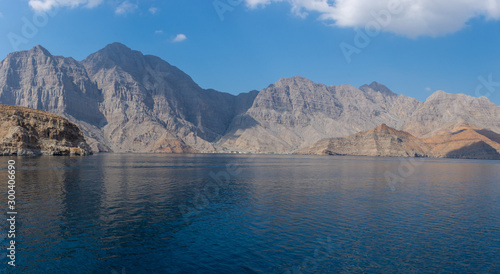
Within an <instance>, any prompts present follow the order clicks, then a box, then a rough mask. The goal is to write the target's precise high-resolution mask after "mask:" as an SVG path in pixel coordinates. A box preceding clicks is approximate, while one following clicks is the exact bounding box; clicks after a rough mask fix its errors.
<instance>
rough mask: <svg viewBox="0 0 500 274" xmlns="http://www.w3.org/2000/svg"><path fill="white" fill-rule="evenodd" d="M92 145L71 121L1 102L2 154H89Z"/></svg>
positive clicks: (0, 135)
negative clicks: (88, 143) (89, 144)
mask: <svg viewBox="0 0 500 274" xmlns="http://www.w3.org/2000/svg"><path fill="white" fill-rule="evenodd" d="M90 153H91V150H90V147H89V146H88V145H87V143H86V142H85V138H84V137H83V135H82V133H81V131H80V129H79V128H78V127H77V126H76V125H75V124H73V123H71V122H70V121H68V120H67V119H65V118H62V117H60V116H57V115H55V114H52V113H48V112H45V111H40V110H35V109H30V108H25V107H17V106H7V105H0V154H1V155H4V156H7V155H20V156H22V155H88V154H90Z"/></svg>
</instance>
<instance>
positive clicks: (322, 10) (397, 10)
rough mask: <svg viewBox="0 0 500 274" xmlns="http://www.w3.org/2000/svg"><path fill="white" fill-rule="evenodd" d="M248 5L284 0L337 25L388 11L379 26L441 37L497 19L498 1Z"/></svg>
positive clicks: (308, 0)
mask: <svg viewBox="0 0 500 274" xmlns="http://www.w3.org/2000/svg"><path fill="white" fill-rule="evenodd" d="M245 2H246V5H247V6H248V7H249V8H261V7H265V6H267V5H270V4H272V3H274V2H288V3H289V4H290V5H291V10H292V12H293V13H294V14H296V15H298V16H300V17H306V16H308V15H309V14H317V15H318V16H319V17H318V18H319V19H320V20H323V21H326V22H333V24H334V25H335V26H338V27H352V28H360V27H361V28H364V27H366V26H367V25H369V24H370V22H373V21H374V20H376V19H377V15H382V14H385V15H387V14H389V16H387V17H385V18H384V19H386V18H388V20H387V24H386V25H382V29H383V30H384V31H387V32H392V33H396V34H399V35H403V36H407V37H412V38H415V37H419V36H441V35H445V34H449V33H453V32H456V31H459V30H461V29H463V28H464V27H465V26H466V25H467V22H469V20H471V19H473V18H484V19H486V20H499V19H500V0H475V1H470V0H440V1H435V0H378V1H373V0H245Z"/></svg>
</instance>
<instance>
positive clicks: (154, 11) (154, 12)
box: [148, 7, 159, 14]
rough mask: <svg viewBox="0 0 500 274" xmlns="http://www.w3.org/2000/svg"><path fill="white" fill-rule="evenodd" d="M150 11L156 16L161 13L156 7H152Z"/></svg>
mask: <svg viewBox="0 0 500 274" xmlns="http://www.w3.org/2000/svg"><path fill="white" fill-rule="evenodd" d="M148 10H149V12H150V13H151V14H156V13H157V12H158V11H159V10H158V8H155V7H151V8H149V9H148Z"/></svg>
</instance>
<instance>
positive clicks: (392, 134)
mask: <svg viewBox="0 0 500 274" xmlns="http://www.w3.org/2000/svg"><path fill="white" fill-rule="evenodd" d="M430 149H431V147H430V146H429V145H427V144H426V143H424V142H423V141H421V140H420V139H418V138H416V137H414V136H413V135H411V134H409V133H407V132H404V131H399V130H396V129H393V128H391V127H388V126H387V125H385V124H382V125H380V126H378V127H376V128H374V129H371V130H368V131H363V132H360V133H357V134H354V135H351V136H348V137H345V138H332V139H324V140H321V141H319V142H317V143H316V144H314V145H312V146H310V147H307V148H304V149H301V150H299V151H297V152H296V154H319V155H364V156H386V157H429V151H430Z"/></svg>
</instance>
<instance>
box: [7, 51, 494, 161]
mask: <svg viewBox="0 0 500 274" xmlns="http://www.w3.org/2000/svg"><path fill="white" fill-rule="evenodd" d="M0 103H4V104H9V105H20V106H26V107H31V108H35V109H41V110H45V111H49V112H52V113H55V114H58V115H62V116H64V117H65V118H67V119H69V120H70V121H72V122H74V123H76V124H77V125H78V126H79V127H80V128H81V130H82V132H83V133H84V135H85V138H86V139H87V141H88V143H89V144H90V145H91V147H92V150H93V151H95V152H99V151H101V152H111V151H114V152H178V153H182V152H228V151H239V152H251V153H268V152H275V153H291V152H293V151H295V150H297V149H301V148H304V147H307V146H309V145H312V144H314V143H315V142H317V141H318V140H321V139H324V138H330V137H342V136H348V135H351V134H354V133H356V132H360V131H364V130H369V129H370V128H374V127H376V126H377V125H380V124H383V123H385V124H387V125H388V126H390V127H393V128H396V129H398V130H404V131H407V132H409V133H411V134H413V135H415V136H418V137H425V136H427V137H428V136H432V135H434V134H435V133H436V132H437V131H439V130H441V129H442V128H443V127H449V126H451V125H454V124H457V123H459V122H460V121H462V120H463V121H467V122H470V123H471V124H474V125H478V126H479V127H481V128H485V129H487V130H490V131H493V132H497V133H498V132H500V122H499V121H500V108H499V107H498V106H496V105H495V104H493V103H492V102H491V101H489V100H488V99H487V98H484V97H482V98H475V97H471V96H468V95H454V94H450V95H448V94H447V93H443V92H436V93H434V94H433V95H431V96H429V98H427V100H426V101H423V102H422V101H419V100H417V99H415V98H411V97H408V96H405V95H401V94H396V93H394V92H393V91H391V90H390V89H389V88H388V87H386V86H385V85H383V84H380V83H378V82H372V83H371V84H369V85H362V86H361V87H359V88H356V87H354V86H352V85H347V84H343V85H338V86H334V85H331V86H326V85H324V84H321V83H315V82H313V81H311V80H309V79H307V78H304V77H300V76H295V77H291V78H282V79H280V80H278V81H277V82H276V83H273V84H270V85H269V86H268V87H266V88H264V89H262V90H260V91H250V92H248V93H240V94H238V95H232V94H229V93H224V92H219V91H216V90H213V89H203V88H201V87H200V86H199V85H198V84H197V83H196V82H194V80H193V79H192V78H191V77H190V76H189V75H187V74H186V73H184V72H183V71H182V70H180V69H179V68H177V67H175V66H173V65H171V64H170V63H168V62H166V61H164V60H162V59H161V58H159V57H156V56H153V55H144V54H142V53H141V52H140V51H136V50H132V49H130V48H128V47H127V46H125V45H123V44H121V43H112V44H110V45H107V46H106V47H104V48H103V49H101V50H98V51H96V52H94V53H92V54H90V55H89V56H88V57H86V58H85V59H83V60H82V61H76V60H75V59H73V58H71V57H63V56H54V55H52V54H51V53H50V52H49V51H48V50H46V49H45V48H43V47H42V46H36V47H34V48H32V49H30V50H28V51H21V52H15V53H10V54H9V55H8V56H7V57H6V58H5V59H4V60H3V61H2V62H1V63H0Z"/></svg>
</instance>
